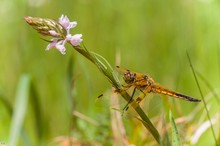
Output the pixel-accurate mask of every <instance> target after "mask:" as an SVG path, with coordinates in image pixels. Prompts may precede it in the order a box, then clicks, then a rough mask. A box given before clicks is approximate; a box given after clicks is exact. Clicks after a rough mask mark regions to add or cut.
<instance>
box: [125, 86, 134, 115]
mask: <svg viewBox="0 0 220 146" xmlns="http://www.w3.org/2000/svg"><path fill="white" fill-rule="evenodd" d="M135 91H136V87H135V88H134V90H133V92H132V94H131V97H130V99H129V101H128V103H127V104H126V105H125V107H124V108H123V111H124V110H125V111H127V110H128V108H129V107H128V105H129V104H130V103H131V102H132V100H133V97H134V93H135Z"/></svg>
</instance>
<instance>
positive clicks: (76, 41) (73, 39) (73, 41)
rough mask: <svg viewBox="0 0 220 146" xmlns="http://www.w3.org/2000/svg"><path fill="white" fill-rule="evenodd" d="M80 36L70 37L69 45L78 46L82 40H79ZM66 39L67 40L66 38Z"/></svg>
mask: <svg viewBox="0 0 220 146" xmlns="http://www.w3.org/2000/svg"><path fill="white" fill-rule="evenodd" d="M81 37H82V34H75V35H73V36H71V37H70V43H71V44H72V45H73V46H78V45H79V44H80V43H81V42H82V41H83V40H82V39H81ZM67 39H68V38H67Z"/></svg>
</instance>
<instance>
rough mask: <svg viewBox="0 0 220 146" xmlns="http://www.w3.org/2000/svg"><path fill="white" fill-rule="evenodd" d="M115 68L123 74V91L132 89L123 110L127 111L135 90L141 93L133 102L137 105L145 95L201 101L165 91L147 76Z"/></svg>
mask: <svg viewBox="0 0 220 146" xmlns="http://www.w3.org/2000/svg"><path fill="white" fill-rule="evenodd" d="M116 67H117V71H118V72H119V73H121V74H123V79H124V81H125V82H126V83H127V84H126V85H125V86H123V87H124V90H128V89H129V88H130V87H134V90H133V93H132V95H131V98H130V100H129V102H128V103H127V105H126V106H125V107H124V109H123V110H127V109H128V105H129V104H130V103H132V102H133V101H132V100H133V96H134V93H135V91H136V89H138V90H139V91H141V92H142V93H141V95H139V96H138V97H137V98H136V100H135V101H134V102H135V103H137V104H139V103H140V102H141V101H142V100H143V99H144V97H145V96H146V94H147V93H156V94H163V95H168V96H172V97H175V98H180V99H183V100H187V101H190V102H200V101H201V100H199V99H195V98H192V97H190V96H187V95H183V94H181V93H177V92H174V91H171V90H169V89H166V88H164V87H163V86H161V85H160V84H159V83H156V82H155V81H154V80H153V79H152V78H151V77H149V76H148V75H145V74H142V73H137V72H133V71H130V70H128V69H124V68H121V67H119V66H116ZM119 92H120V91H119Z"/></svg>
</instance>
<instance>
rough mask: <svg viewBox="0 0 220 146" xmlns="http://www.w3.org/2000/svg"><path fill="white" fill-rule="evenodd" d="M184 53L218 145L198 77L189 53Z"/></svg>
mask: <svg viewBox="0 0 220 146" xmlns="http://www.w3.org/2000/svg"><path fill="white" fill-rule="evenodd" d="M186 54H187V57H188V60H189V64H190V67H191V69H192V72H193V76H194V78H195V80H196V84H197V87H198V89H199V92H200V95H201V97H202V101H203V104H204V107H205V110H206V113H207V117H208V119H209V122H210V125H211V130H212V135H213V138H214V140H215V145H216V146H218V142H217V139H216V135H215V131H214V128H213V124H212V121H211V117H210V115H209V111H208V108H207V105H206V101H205V98H204V96H203V93H202V90H201V88H200V86H199V82H198V79H197V76H196V73H195V70H194V68H193V65H192V62H191V59H190V57H189V53H188V52H187V51H186Z"/></svg>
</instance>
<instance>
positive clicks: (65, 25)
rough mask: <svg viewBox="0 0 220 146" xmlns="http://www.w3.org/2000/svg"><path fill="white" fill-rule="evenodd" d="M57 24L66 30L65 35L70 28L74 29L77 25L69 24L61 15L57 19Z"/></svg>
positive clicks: (75, 23)
mask: <svg viewBox="0 0 220 146" xmlns="http://www.w3.org/2000/svg"><path fill="white" fill-rule="evenodd" d="M59 23H60V24H61V25H62V26H63V27H64V28H65V29H66V31H67V33H69V30H70V29H71V28H74V27H75V26H76V25H77V22H76V21H73V22H70V20H69V18H68V17H67V16H64V15H61V17H60V18H59Z"/></svg>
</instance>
